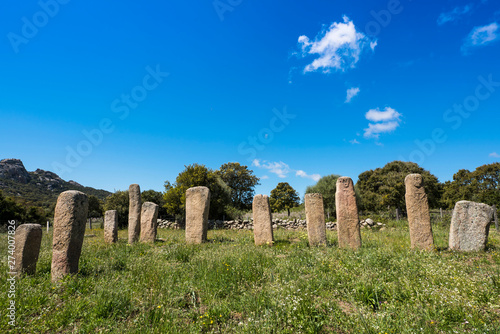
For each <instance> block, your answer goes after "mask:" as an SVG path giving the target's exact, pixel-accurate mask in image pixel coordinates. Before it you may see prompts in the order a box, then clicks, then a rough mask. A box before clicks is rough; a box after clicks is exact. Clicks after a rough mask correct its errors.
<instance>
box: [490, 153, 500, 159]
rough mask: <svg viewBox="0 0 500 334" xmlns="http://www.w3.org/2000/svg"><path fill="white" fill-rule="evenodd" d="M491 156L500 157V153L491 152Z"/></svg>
mask: <svg viewBox="0 0 500 334" xmlns="http://www.w3.org/2000/svg"><path fill="white" fill-rule="evenodd" d="M490 157H492V158H500V154H498V153H497V152H493V153H490Z"/></svg>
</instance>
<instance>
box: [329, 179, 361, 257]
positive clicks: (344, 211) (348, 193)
mask: <svg viewBox="0 0 500 334" xmlns="http://www.w3.org/2000/svg"><path fill="white" fill-rule="evenodd" d="M335 205H336V209H337V230H338V236H339V246H340V247H341V248H351V249H358V248H359V247H361V231H360V226H359V217H358V206H357V204H356V193H355V192H354V185H353V183H352V180H351V178H350V177H345V176H344V177H339V178H338V180H337V191H336V192H335Z"/></svg>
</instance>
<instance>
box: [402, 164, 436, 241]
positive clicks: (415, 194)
mask: <svg viewBox="0 0 500 334" xmlns="http://www.w3.org/2000/svg"><path fill="white" fill-rule="evenodd" d="M405 185H406V194H405V199H406V211H407V212H408V224H409V227H410V241H411V248H419V249H427V250H432V249H434V238H433V236H432V226H431V217H430V214H429V203H428V201H427V194H426V193H425V188H424V180H423V179H422V175H420V174H410V175H408V176H406V178H405Z"/></svg>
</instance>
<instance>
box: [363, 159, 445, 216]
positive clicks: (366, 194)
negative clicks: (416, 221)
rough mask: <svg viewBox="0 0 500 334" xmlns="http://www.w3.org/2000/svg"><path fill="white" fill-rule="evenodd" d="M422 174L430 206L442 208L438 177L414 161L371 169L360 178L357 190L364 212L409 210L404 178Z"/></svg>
mask: <svg viewBox="0 0 500 334" xmlns="http://www.w3.org/2000/svg"><path fill="white" fill-rule="evenodd" d="M413 173H418V174H421V175H422V178H423V180H424V187H425V191H426V193H427V197H428V199H429V206H430V207H431V208H437V207H439V205H440V201H441V195H442V184H441V183H440V182H439V180H438V178H437V177H436V176H434V175H432V174H431V173H430V172H429V171H426V170H425V169H423V168H422V167H420V166H419V165H417V164H416V163H413V162H403V161H393V162H390V163H388V164H387V165H385V166H384V167H383V168H377V169H375V170H369V171H366V172H363V173H361V174H360V175H359V176H358V182H357V183H356V189H357V191H358V193H359V197H360V198H359V200H358V201H359V205H360V209H361V210H368V211H383V210H387V209H388V208H391V209H396V208H398V209H400V210H404V211H406V203H405V192H406V189H405V178H406V176H407V175H408V174H413Z"/></svg>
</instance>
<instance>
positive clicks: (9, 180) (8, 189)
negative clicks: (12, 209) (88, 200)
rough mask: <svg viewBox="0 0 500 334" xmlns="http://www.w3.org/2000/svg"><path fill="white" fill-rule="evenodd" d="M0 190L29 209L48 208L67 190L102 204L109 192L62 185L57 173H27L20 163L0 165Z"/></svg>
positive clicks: (68, 183) (5, 161) (74, 184)
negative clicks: (78, 192)
mask: <svg viewBox="0 0 500 334" xmlns="http://www.w3.org/2000/svg"><path fill="white" fill-rule="evenodd" d="M0 190H2V191H3V193H4V195H6V196H11V197H14V198H15V199H16V200H20V201H21V202H24V203H25V204H28V205H33V206H41V207H46V208H48V207H50V206H52V205H53V204H54V203H55V202H56V200H57V197H58V196H59V194H60V193H61V192H63V191H66V190H79V191H81V192H84V193H86V194H87V195H94V196H96V197H98V198H99V199H102V200H104V199H105V198H106V197H108V196H109V195H111V193H110V192H109V191H106V190H102V189H94V188H91V187H84V186H82V185H81V184H79V183H78V182H75V181H72V180H70V181H64V180H63V179H61V178H60V177H59V175H57V174H56V173H53V172H49V171H45V170H42V169H37V170H36V171H34V172H28V171H27V170H26V168H25V167H24V164H23V162H22V161H21V160H19V159H3V160H1V161H0Z"/></svg>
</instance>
